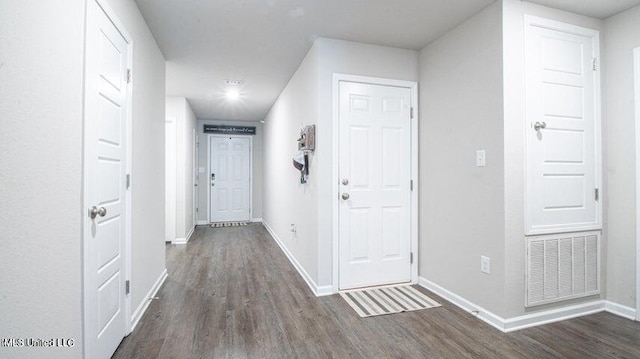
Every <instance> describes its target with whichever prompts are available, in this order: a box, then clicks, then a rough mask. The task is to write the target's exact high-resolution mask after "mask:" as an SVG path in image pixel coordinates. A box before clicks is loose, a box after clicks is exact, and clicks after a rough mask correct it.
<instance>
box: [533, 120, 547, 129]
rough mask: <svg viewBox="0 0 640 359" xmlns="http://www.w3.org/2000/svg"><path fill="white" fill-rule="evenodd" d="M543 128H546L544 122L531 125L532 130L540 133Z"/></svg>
mask: <svg viewBox="0 0 640 359" xmlns="http://www.w3.org/2000/svg"><path fill="white" fill-rule="evenodd" d="M543 128H547V123H546V122H537V121H536V123H534V124H533V129H534V130H536V131H540V130H541V129H543Z"/></svg>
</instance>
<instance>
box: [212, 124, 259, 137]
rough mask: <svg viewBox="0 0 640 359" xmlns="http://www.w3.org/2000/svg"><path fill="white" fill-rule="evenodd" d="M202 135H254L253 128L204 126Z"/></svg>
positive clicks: (254, 129) (254, 130)
mask: <svg viewBox="0 0 640 359" xmlns="http://www.w3.org/2000/svg"><path fill="white" fill-rule="evenodd" d="M203 132H204V133H217V134H223V135H255V134H256V128H255V126H223V125H204V129H203Z"/></svg>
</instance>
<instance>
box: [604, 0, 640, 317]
mask: <svg viewBox="0 0 640 359" xmlns="http://www.w3.org/2000/svg"><path fill="white" fill-rule="evenodd" d="M637 47H640V6H639V7H635V8H633V9H630V10H627V11H625V12H623V13H621V14H618V15H616V16H613V17H611V18H608V19H607V20H605V21H604V46H603V49H604V51H603V54H604V55H603V65H604V66H603V70H604V72H603V74H604V76H603V95H604V102H603V108H604V121H603V123H604V134H605V136H604V137H605V141H606V145H607V146H606V152H605V155H606V157H605V158H606V167H605V176H606V179H607V181H606V187H605V188H604V200H605V205H606V208H607V211H606V213H607V225H606V228H605V231H606V237H607V277H606V278H607V281H606V283H607V286H606V289H607V300H610V301H613V302H615V303H619V304H622V305H625V306H628V307H631V308H635V307H636V302H635V295H636V293H635V289H636V275H637V274H636V273H637V270H636V256H635V253H636V251H635V250H634V249H635V248H636V226H637V223H636V215H637V211H636V205H637V203H636V201H635V198H636V197H635V195H634V194H635V193H636V181H638V179H637V178H636V174H635V163H636V162H635V160H636V158H635V155H634V153H635V146H636V145H637V144H638V141H640V139H638V138H635V136H634V133H635V126H636V124H635V120H634V107H635V106H634V102H633V101H634V97H633V96H634V92H635V90H634V84H633V49H634V48H637ZM638 309H640V308H638Z"/></svg>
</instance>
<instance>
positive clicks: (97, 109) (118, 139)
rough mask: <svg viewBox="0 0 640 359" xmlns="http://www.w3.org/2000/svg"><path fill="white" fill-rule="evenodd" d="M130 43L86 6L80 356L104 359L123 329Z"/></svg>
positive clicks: (97, 11) (93, 6)
mask: <svg viewBox="0 0 640 359" xmlns="http://www.w3.org/2000/svg"><path fill="white" fill-rule="evenodd" d="M130 51H131V49H130V45H129V44H128V42H127V40H125V38H124V37H123V35H122V34H121V32H120V31H119V29H118V28H117V27H116V26H115V25H114V23H113V22H112V21H111V20H110V18H109V16H107V14H106V13H105V12H104V11H103V9H102V8H101V7H100V5H99V4H98V3H96V2H95V1H93V0H90V1H88V2H87V41H86V88H85V103H86V107H85V119H84V120H85V162H84V163H85V175H84V176H85V179H84V186H85V192H84V193H85V212H84V214H83V216H84V221H85V222H84V228H85V229H84V242H85V243H84V251H85V252H84V253H85V258H84V261H85V263H84V266H85V267H84V277H85V288H84V291H85V293H84V295H85V304H84V305H85V307H84V320H85V334H86V337H85V343H86V348H85V356H86V357H87V358H109V357H111V355H112V354H113V353H114V351H115V350H116V348H117V347H118V344H119V343H120V341H121V340H122V338H123V337H124V336H125V334H126V333H127V331H128V325H127V313H126V312H127V311H126V308H125V306H126V302H125V296H126V290H125V281H126V268H125V265H126V261H125V253H126V247H127V238H126V237H127V218H128V217H127V206H126V201H127V190H128V189H127V187H128V184H127V179H126V177H127V176H126V170H127V132H126V131H127V126H128V121H127V116H129V111H128V106H129V96H130V94H129V89H130V85H129V83H128V76H127V73H128V70H127V68H128V65H129V60H130V58H129V52H130Z"/></svg>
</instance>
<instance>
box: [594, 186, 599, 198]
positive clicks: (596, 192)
mask: <svg viewBox="0 0 640 359" xmlns="http://www.w3.org/2000/svg"><path fill="white" fill-rule="evenodd" d="M594 194H595V198H596V201H599V200H600V189H598V188H596V189H595V191H594Z"/></svg>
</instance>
